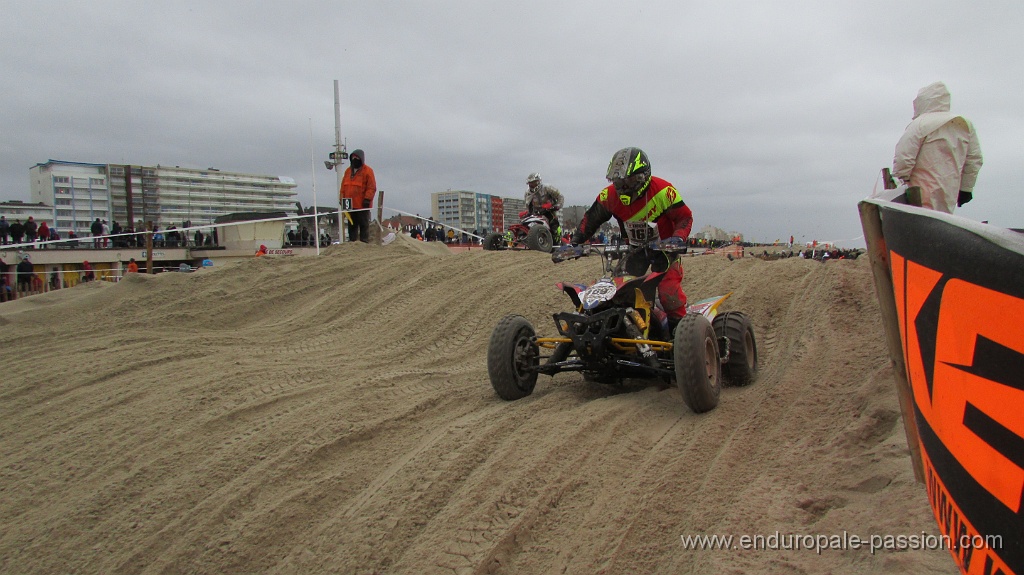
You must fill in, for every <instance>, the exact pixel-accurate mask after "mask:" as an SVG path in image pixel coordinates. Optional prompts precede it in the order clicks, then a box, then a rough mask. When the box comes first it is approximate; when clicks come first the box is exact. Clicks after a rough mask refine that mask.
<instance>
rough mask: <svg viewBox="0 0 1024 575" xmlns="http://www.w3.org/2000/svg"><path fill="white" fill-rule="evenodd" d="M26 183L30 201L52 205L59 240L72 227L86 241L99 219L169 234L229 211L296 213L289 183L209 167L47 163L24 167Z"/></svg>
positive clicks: (209, 220) (200, 223) (198, 224)
mask: <svg viewBox="0 0 1024 575" xmlns="http://www.w3.org/2000/svg"><path fill="white" fill-rule="evenodd" d="M29 182H30V184H29V193H30V195H31V199H32V202H36V203H42V204H46V205H49V206H52V212H51V215H50V217H47V218H45V219H47V220H49V221H50V222H51V225H56V228H57V229H58V230H59V231H60V232H61V234H62V235H63V234H64V233H66V232H67V231H68V230H71V229H74V230H75V233H77V234H78V235H88V234H89V227H90V226H91V225H92V222H93V221H95V220H96V219H99V220H100V221H104V220H105V221H107V222H108V224H112V223H113V222H115V221H116V222H119V223H120V224H121V225H122V227H129V226H131V227H137V228H139V227H141V226H143V225H144V223H145V222H152V223H153V225H155V226H159V227H160V228H167V227H168V226H170V225H175V226H178V227H182V224H183V223H185V222H190V223H191V225H192V226H201V225H208V224H212V223H213V220H214V218H216V217H217V216H220V215H223V214H228V213H234V212H269V211H287V212H293V211H295V210H296V204H295V196H296V195H297V192H296V191H295V188H296V184H295V182H294V180H292V179H291V178H286V177H280V176H266V175H258V174H245V173H239V172H224V171H221V170H217V169H213V168H209V169H205V170H201V169H193V168H181V167H178V166H161V165H157V166H138V165H123V164H87V163H81V162H66V161H60V160H49V161H47V162H46V163H42V164H36V165H35V166H33V167H32V168H30V169H29ZM129 212H130V217H129ZM131 222H134V224H132V223H131Z"/></svg>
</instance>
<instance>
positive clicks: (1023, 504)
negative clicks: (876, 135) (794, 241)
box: [861, 200, 1024, 575]
mask: <svg viewBox="0 0 1024 575" xmlns="http://www.w3.org/2000/svg"><path fill="white" fill-rule="evenodd" d="M861 218H862V223H863V224H864V230H865V237H866V239H867V241H868V249H869V255H870V256H871V257H872V262H873V264H875V263H879V262H880V264H881V265H875V267H874V272H875V280H876V287H877V288H878V291H879V299H880V301H882V300H884V299H886V297H887V295H888V294H885V293H884V290H883V286H885V285H888V286H889V287H890V289H891V293H892V296H893V300H894V303H895V306H894V309H891V308H892V306H891V305H890V306H887V305H885V302H884V301H882V303H883V305H882V306H881V308H882V310H883V321H884V323H885V324H886V329H887V331H889V332H892V331H893V330H895V331H896V332H897V333H898V336H899V348H901V351H902V357H898V358H894V361H895V362H896V364H897V365H900V364H902V365H903V366H904V369H905V371H906V374H905V379H904V378H903V377H900V376H898V377H897V380H898V384H900V385H902V386H903V387H904V388H905V389H903V390H901V391H902V393H903V396H902V397H903V398H909V399H910V401H909V403H910V404H912V406H913V411H912V413H913V421H912V422H910V424H909V425H908V438H909V439H910V440H911V441H914V440H916V442H917V447H918V449H912V451H913V452H914V453H915V455H917V457H918V459H919V460H918V461H916V462H915V464H916V465H917V468H918V470H919V471H920V470H922V469H923V474H924V477H923V480H924V482H925V485H926V488H927V490H928V500H929V502H930V503H931V506H932V509H933V511H934V513H935V518H936V521H937V522H938V524H939V528H940V530H941V531H942V532H943V534H944V535H947V536H949V537H950V540H951V541H952V542H953V543H954V548H952V549H951V553H952V555H953V558H954V560H955V561H956V562H957V564H958V566H959V567H960V570H961V571H962V572H963V573H1006V574H1019V575H1024V511H1022V509H1024V235H1020V234H1017V233H1015V232H1011V231H1008V230H1002V229H998V228H990V227H988V226H985V225H983V224H978V223H976V222H969V221H967V220H963V219H962V218H958V217H955V216H949V215H946V214H939V213H936V212H933V211H930V210H925V209H921V208H914V207H909V206H900V205H896V204H891V203H888V202H884V201H877V200H866V201H865V202H862V203H861ZM880 276H887V277H884V278H882V277H880ZM891 303H893V301H892V300H890V304H891ZM887 310H889V313H887ZM888 315H895V317H887V316H888ZM888 335H889V336H890V339H891V340H894V334H892V333H889V334H888ZM892 348H893V346H892V345H891V346H890V350H891V352H896V353H898V351H897V350H893V349H892ZM905 415H906V409H905ZM905 423H907V422H905ZM968 540H969V541H988V542H989V545H982V546H980V547H971V546H967V545H963V546H958V545H957V544H958V542H960V541H968Z"/></svg>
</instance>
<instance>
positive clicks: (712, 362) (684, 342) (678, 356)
mask: <svg viewBox="0 0 1024 575" xmlns="http://www.w3.org/2000/svg"><path fill="white" fill-rule="evenodd" d="M672 354H673V359H674V361H675V369H676V386H677V387H679V392H680V393H681V394H682V395H683V401H684V402H686V405H687V406H689V407H690V409H692V410H693V411H694V413H704V412H705V411H711V410H712V409H714V408H715V407H716V406H717V405H718V396H719V394H720V393H721V391H722V362H721V359H720V358H719V355H718V339H717V338H716V337H715V330H714V328H712V327H711V322H709V321H708V320H707V318H706V317H704V316H702V315H700V314H696V313H694V314H687V315H686V316H684V317H683V319H681V320H680V321H679V325H678V326H676V334H675V338H674V340H673V343H672Z"/></svg>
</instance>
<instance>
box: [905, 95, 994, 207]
mask: <svg viewBox="0 0 1024 575" xmlns="http://www.w3.org/2000/svg"><path fill="white" fill-rule="evenodd" d="M949 101H950V97H949V89H948V88H946V85H945V84H943V83H942V82H934V83H932V84H929V85H927V86H925V87H924V88H921V90H920V91H919V92H918V93H917V98H916V99H915V100H914V118H913V120H912V121H911V122H910V124H909V125H907V129H906V131H905V132H904V133H903V136H902V137H901V138H900V140H899V142H897V143H896V154H895V157H894V158H893V163H892V173H893V176H895V177H897V178H899V179H901V180H903V181H904V182H906V184H907V185H908V186H916V187H919V188H920V189H921V205H922V206H923V207H925V208H930V209H933V210H938V211H940V212H946V213H947V214H951V213H953V209H954V207H959V206H962V205H964V204H966V203H967V202H969V201H971V199H972V198H973V197H974V184H975V182H976V181H977V179H978V172H979V171H980V170H981V164H982V157H981V145H980V144H979V143H978V134H977V133H976V132H975V131H974V125H973V124H972V123H971V122H970V121H969V120H968V119H967V118H964V117H963V116H960V115H958V114H953V113H952V112H950V111H949Z"/></svg>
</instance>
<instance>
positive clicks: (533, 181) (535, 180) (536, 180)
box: [526, 172, 540, 189]
mask: <svg viewBox="0 0 1024 575" xmlns="http://www.w3.org/2000/svg"><path fill="white" fill-rule="evenodd" d="M526 183H527V184H529V186H530V189H533V188H536V187H537V186H539V185H540V174H538V173H537V172H534V173H532V174H530V175H529V176H526Z"/></svg>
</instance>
